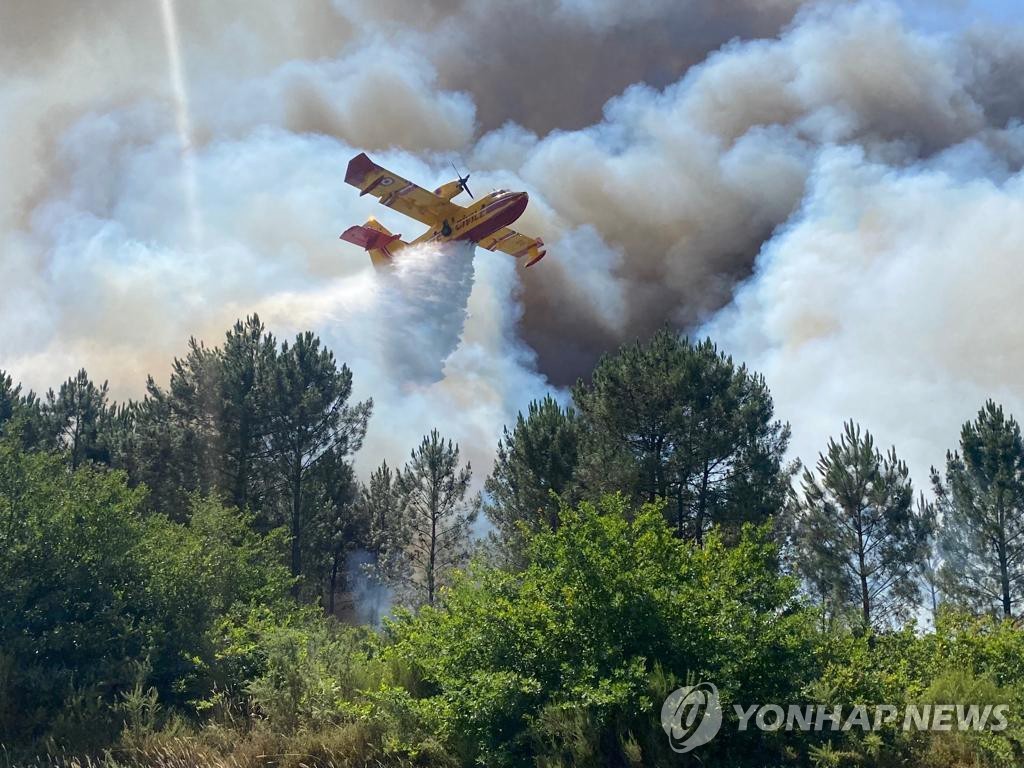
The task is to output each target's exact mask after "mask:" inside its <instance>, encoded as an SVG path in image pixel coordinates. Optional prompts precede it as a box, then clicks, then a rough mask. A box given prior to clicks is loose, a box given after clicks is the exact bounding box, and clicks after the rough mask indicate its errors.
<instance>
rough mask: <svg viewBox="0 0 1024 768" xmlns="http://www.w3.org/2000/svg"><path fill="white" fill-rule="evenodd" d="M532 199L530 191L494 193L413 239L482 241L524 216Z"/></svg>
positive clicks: (417, 241) (425, 240)
mask: <svg viewBox="0 0 1024 768" xmlns="http://www.w3.org/2000/svg"><path fill="white" fill-rule="evenodd" d="M529 202H530V196H529V195H528V194H527V193H526V192H495V193H492V194H490V195H487V196H486V197H483V198H481V199H480V201H479V202H477V203H474V204H473V205H471V206H469V207H468V208H464V209H462V211H461V212H460V213H459V214H456V215H454V216H452V217H451V218H449V219H445V220H443V221H442V222H440V223H439V224H438V225H437V226H435V227H434V228H433V229H428V230H427V231H426V232H424V233H423V234H422V235H420V236H419V237H418V238H416V239H415V240H414V241H413V242H414V243H431V242H448V241H452V240H469V241H471V242H474V243H478V242H480V241H481V240H483V239H484V238H485V237H487V236H488V235H491V234H493V233H495V232H497V231H498V230H499V229H501V228H502V227H507V226H509V225H510V224H512V222H514V221H515V220H516V219H518V218H519V217H520V216H522V215H523V211H525V210H526V206H527V205H528V204H529Z"/></svg>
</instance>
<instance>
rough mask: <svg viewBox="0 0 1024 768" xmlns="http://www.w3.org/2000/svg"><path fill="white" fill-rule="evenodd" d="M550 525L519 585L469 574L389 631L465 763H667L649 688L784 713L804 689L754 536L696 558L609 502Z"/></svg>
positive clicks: (766, 554) (646, 515) (619, 502)
mask: <svg viewBox="0 0 1024 768" xmlns="http://www.w3.org/2000/svg"><path fill="white" fill-rule="evenodd" d="M561 519H562V521H563V524H562V525H561V527H559V529H558V530H557V531H554V532H542V533H539V534H537V535H535V536H534V537H533V538H532V539H531V540H530V542H529V545H528V562H529V563H530V565H529V566H528V567H527V568H526V569H525V570H524V571H522V572H520V573H509V572H504V571H500V570H493V569H485V568H475V569H471V570H470V572H469V573H468V574H467V575H466V576H465V577H464V578H462V579H461V580H460V581H459V582H458V583H457V584H456V585H455V586H454V587H453V588H452V589H451V590H450V592H449V593H448V594H447V596H446V600H445V603H446V607H445V610H443V611H442V610H432V609H424V610H422V611H421V612H420V613H419V615H417V616H412V615H405V616H403V617H401V618H399V619H398V620H397V621H396V622H394V623H392V624H391V625H390V626H389V629H388V632H389V634H390V636H391V638H392V640H393V645H392V646H390V647H389V648H388V649H387V650H386V653H387V654H388V655H389V656H399V657H401V658H402V659H404V660H405V661H406V662H407V663H408V664H410V665H416V666H418V667H419V669H420V670H421V675H422V679H423V681H424V691H425V693H426V696H427V698H428V700H429V701H430V702H431V709H432V711H433V712H434V713H435V718H436V722H437V728H438V731H439V733H440V734H441V735H442V737H443V738H445V739H446V740H447V741H448V743H450V744H451V745H453V747H454V748H455V749H456V750H457V751H458V753H459V754H461V755H462V756H463V758H464V760H465V761H466V762H467V763H469V762H472V761H479V762H482V763H486V764H488V765H525V764H529V763H531V762H533V761H534V760H536V759H538V758H541V759H547V760H550V761H555V762H558V761H561V763H562V764H566V765H569V764H576V765H590V764H603V763H608V762H622V761H623V760H625V759H626V757H625V753H626V752H627V749H626V747H625V746H624V745H626V744H629V748H628V752H629V753H630V754H632V755H633V758H631V759H636V757H637V754H638V752H642V751H643V750H644V749H645V748H647V749H648V750H655V749H663V750H667V743H666V742H665V738H664V734H663V733H662V732H661V727H660V723H658V722H657V716H658V714H659V712H660V707H661V701H662V698H663V696H664V693H663V692H662V691H658V693H657V695H654V696H652V693H651V690H652V687H656V686H652V677H653V676H655V675H659V676H661V677H662V678H664V676H665V674H666V672H667V673H669V674H671V675H672V676H674V681H675V682H676V684H678V681H680V680H684V679H686V676H687V674H690V675H695V676H697V677H700V678H701V679H706V680H710V681H713V682H715V683H716V684H717V685H718V686H719V689H720V691H721V693H722V696H723V699H724V700H725V701H726V702H728V701H730V700H733V697H734V696H736V695H737V694H740V693H742V694H743V696H744V698H745V699H749V700H753V701H769V700H787V699H789V698H791V697H792V696H793V694H795V693H796V692H797V691H798V690H799V686H800V683H801V680H802V679H803V677H804V675H808V674H810V670H809V669H808V668H807V665H806V664H805V659H806V658H808V657H810V655H811V652H812V642H813V637H812V630H811V626H812V623H813V617H812V616H811V614H810V613H809V612H808V611H806V610H804V609H803V608H801V607H800V605H799V604H798V603H797V602H796V601H795V599H794V584H793V583H792V582H791V581H790V580H788V579H786V578H781V577H780V576H779V575H778V573H777V569H776V564H775V550H774V548H773V546H772V545H771V544H770V542H769V540H768V535H767V533H766V532H765V531H763V530H757V529H747V530H746V531H745V532H744V534H743V536H742V538H741V540H740V541H739V543H738V544H737V546H735V547H733V548H727V547H725V546H724V545H723V544H722V542H721V541H720V540H719V539H718V538H716V537H714V536H712V537H711V538H710V539H709V540H708V541H707V542H706V544H705V546H703V547H695V546H693V545H691V544H688V543H685V542H682V541H680V540H679V539H677V538H675V537H674V536H673V535H672V532H671V530H670V529H669V527H668V525H667V524H666V522H665V519H664V516H663V514H662V511H661V509H660V508H659V507H658V506H656V505H648V506H645V507H643V508H641V509H640V510H637V511H636V513H635V515H634V510H632V509H630V508H628V506H627V505H626V503H625V502H624V500H623V499H622V498H620V497H608V498H606V499H604V500H603V501H602V502H601V504H600V505H597V506H594V505H590V504H586V503H585V504H582V505H580V507H579V509H578V510H569V509H563V510H562V512H561ZM807 679H809V678H807ZM659 697H660V698H659ZM573 745H575V746H573ZM711 749H712V750H713V749H714V748H713V747H711ZM646 757H650V755H648V756H646ZM646 757H643V756H642V759H646Z"/></svg>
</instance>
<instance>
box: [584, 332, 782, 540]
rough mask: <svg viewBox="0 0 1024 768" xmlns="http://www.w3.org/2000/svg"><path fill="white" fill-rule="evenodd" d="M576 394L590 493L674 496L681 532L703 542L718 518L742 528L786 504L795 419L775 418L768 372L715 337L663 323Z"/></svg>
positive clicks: (608, 359)
mask: <svg viewBox="0 0 1024 768" xmlns="http://www.w3.org/2000/svg"><path fill="white" fill-rule="evenodd" d="M573 398H574V400H575V402H576V405H577V407H578V408H579V411H580V415H581V418H582V422H583V424H582V434H583V435H584V438H585V442H584V451H583V453H584V457H583V461H582V469H581V471H580V473H579V474H580V479H581V483H582V484H583V485H585V486H586V487H587V490H588V492H589V494H590V495H600V493H601V492H606V491H615V490H626V491H628V492H630V493H631V494H632V495H633V496H634V497H635V498H636V499H637V500H638V501H653V500H654V499H656V498H662V499H667V500H668V501H669V504H668V506H667V508H666V514H667V515H668V516H669V519H670V521H671V522H672V523H673V525H674V527H675V529H676V533H677V534H678V535H679V536H681V537H683V538H687V539H691V540H693V541H696V542H697V543H700V542H701V541H702V540H703V536H704V534H705V532H706V531H707V530H709V529H710V528H711V527H712V526H713V525H721V526H724V527H725V528H726V529H727V532H728V531H733V532H735V531H736V530H737V529H738V528H739V527H740V526H741V525H742V523H744V522H757V521H762V520H764V519H766V518H768V517H771V516H773V515H775V514H777V513H778V512H779V511H780V510H781V509H782V507H783V505H784V504H785V500H786V496H787V494H788V488H789V480H790V478H791V477H792V474H793V473H794V472H795V470H796V467H795V466H787V465H786V464H785V462H784V455H785V452H786V448H787V446H788V444H789V426H788V425H786V424H783V423H781V422H779V421H777V420H775V418H774V405H773V403H772V399H771V394H770V393H769V391H768V388H767V386H766V385H765V382H764V379H763V378H762V377H760V376H758V375H756V374H752V373H750V372H748V371H747V369H746V367H744V366H742V365H741V366H737V365H736V364H735V363H733V361H732V358H730V357H728V356H727V355H724V354H722V353H720V352H719V351H718V349H717V348H716V347H715V346H714V344H712V343H711V342H710V341H704V342H701V343H698V344H696V345H693V344H691V343H690V342H689V341H687V340H685V339H681V338H680V337H679V336H678V335H676V334H675V333H674V332H672V331H669V330H667V329H666V330H662V331H659V332H658V333H656V334H655V335H654V336H653V337H652V338H651V340H650V341H649V342H648V343H646V344H639V343H637V344H634V345H632V346H627V347H624V348H623V349H621V350H620V351H619V352H618V353H617V354H615V355H610V356H605V357H604V358H602V359H601V361H600V362H599V363H598V365H597V368H596V369H595V370H594V374H593V377H592V379H591V381H590V382H589V383H585V382H583V381H580V382H578V383H577V385H576V386H575V387H574V389H573Z"/></svg>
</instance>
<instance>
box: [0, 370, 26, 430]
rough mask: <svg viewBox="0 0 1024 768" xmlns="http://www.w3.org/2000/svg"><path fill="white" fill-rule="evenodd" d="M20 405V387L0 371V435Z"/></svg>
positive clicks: (5, 373) (4, 372)
mask: <svg viewBox="0 0 1024 768" xmlns="http://www.w3.org/2000/svg"><path fill="white" fill-rule="evenodd" d="M20 403H21V385H20V384H18V385H15V383H14V379H12V378H11V377H10V375H9V374H8V373H7V372H6V371H3V370H0V434H2V433H3V428H4V424H6V423H7V422H8V421H10V420H11V418H12V417H13V416H14V412H15V410H16V409H17V408H18V405H19V404H20Z"/></svg>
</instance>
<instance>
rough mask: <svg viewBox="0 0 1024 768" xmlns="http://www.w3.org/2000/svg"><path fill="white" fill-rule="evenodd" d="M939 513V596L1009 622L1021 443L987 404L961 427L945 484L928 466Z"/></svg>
mask: <svg viewBox="0 0 1024 768" xmlns="http://www.w3.org/2000/svg"><path fill="white" fill-rule="evenodd" d="M932 481H933V484H934V486H935V492H936V496H937V497H938V503H939V507H940V509H941V511H942V513H943V518H944V527H943V531H942V535H941V537H940V547H941V551H942V554H943V557H944V560H945V563H946V566H945V568H944V576H945V579H944V582H945V586H946V591H947V592H948V594H949V595H950V596H951V597H953V598H954V599H955V600H958V601H959V602H961V603H964V604H967V605H970V606H971V607H974V608H979V609H981V610H994V611H997V612H998V613H1000V614H1001V615H1002V616H1005V617H1010V616H1011V615H1012V613H1013V609H1014V606H1015V605H1017V604H1018V603H1019V602H1020V601H1021V599H1022V590H1024V438H1022V437H1021V432H1020V426H1019V425H1018V424H1017V422H1016V420H1015V419H1014V418H1013V417H1012V416H1011V417H1009V418H1007V417H1006V416H1005V415H1004V413H1003V409H1002V407H1000V406H997V405H996V404H995V403H994V402H992V401H991V400H990V401H988V402H987V403H985V406H984V407H983V408H982V409H981V410H980V411H979V412H978V418H977V419H976V420H975V421H973V422H968V423H966V424H964V426H963V429H962V431H961V433H960V452H951V453H949V454H948V456H947V458H946V481H945V483H943V482H942V481H941V480H940V478H939V474H938V471H937V470H935V469H934V468H933V469H932Z"/></svg>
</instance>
